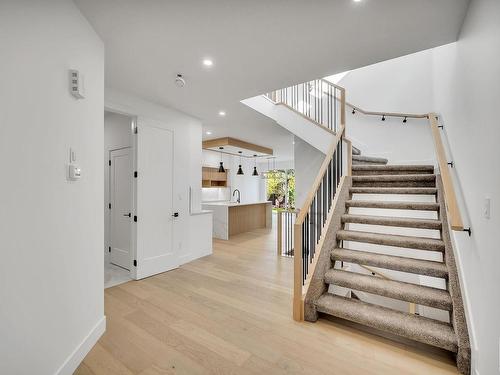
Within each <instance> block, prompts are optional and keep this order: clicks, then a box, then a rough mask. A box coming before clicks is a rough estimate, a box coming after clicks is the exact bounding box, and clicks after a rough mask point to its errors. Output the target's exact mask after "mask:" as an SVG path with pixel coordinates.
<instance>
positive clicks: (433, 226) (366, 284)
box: [305, 157, 470, 374]
mask: <svg viewBox="0 0 500 375" xmlns="http://www.w3.org/2000/svg"><path fill="white" fill-rule="evenodd" d="M353 160H354V157H353ZM381 162H382V161H380V163H381ZM351 181H352V185H351V186H350V187H349V188H348V193H347V196H346V199H345V203H344V207H343V212H342V213H341V215H340V223H339V224H340V225H339V227H338V229H337V230H335V233H334V236H333V237H331V243H328V245H327V248H328V246H329V247H330V250H329V257H330V260H331V262H330V267H325V268H323V271H322V273H323V282H324V283H325V284H327V285H330V286H340V287H343V288H347V289H350V290H352V291H354V293H353V294H354V295H355V296H356V298H348V297H345V296H341V295H335V294H332V293H331V292H330V290H331V289H332V288H331V287H330V288H328V289H327V290H324V292H323V293H322V294H321V295H319V296H317V295H316V297H318V298H315V296H314V291H313V293H311V294H310V295H309V296H307V297H306V311H305V319H306V320H310V321H315V320H316V319H318V313H323V314H326V315H329V316H333V317H337V318H342V319H346V320H349V321H353V322H356V323H359V324H362V325H365V326H369V327H372V328H375V329H378V330H381V331H386V332H389V333H391V334H395V335H399V336H403V337H406V338H408V339H412V340H415V341H418V342H422V343H425V344H429V345H432V346H436V347H439V348H442V349H445V350H448V351H451V352H453V353H457V363H458V367H459V370H460V371H461V372H462V373H464V374H467V373H468V371H469V370H468V369H469V367H470V348H469V341H468V336H467V327H466V324H465V319H464V316H463V314H464V312H463V306H462V299H461V297H460V289H459V286H458V277H457V274H456V267H455V261H454V257H453V250H452V248H451V243H450V240H449V233H448V225H447V222H446V214H445V212H446V211H445V206H444V202H443V200H442V195H443V192H442V185H441V183H440V176H439V175H436V174H435V173H434V167H433V166H428V165H411V166H405V165H377V164H375V163H371V162H369V164H355V165H353V166H352V177H351ZM373 194H376V196H375V197H376V199H373V198H371V199H370V198H366V196H368V197H373ZM394 194H401V195H409V194H416V195H419V196H421V195H428V196H431V197H433V198H434V199H432V200H434V202H433V203H428V202H412V201H407V200H405V201H394V200H390V201H388V200H387V199H385V197H387V196H394ZM354 197H355V198H356V199H354ZM353 209H358V210H363V211H364V212H367V211H370V209H372V210H373V211H375V213H374V214H370V215H367V214H359V213H353V212H352V211H353ZM388 210H390V211H389V212H394V211H393V210H405V211H406V212H409V214H407V215H405V217H401V216H400V215H397V216H390V215H387V214H385V215H384V214H380V211H388ZM417 211H428V212H434V213H435V216H436V219H428V218H420V217H417V216H415V215H412V214H411V213H412V212H417ZM352 224H363V227H364V228H366V227H368V228H377V227H378V228H380V227H381V226H383V227H392V228H410V229H418V230H430V231H439V238H430V237H426V236H409V235H400V234H389V233H380V230H378V231H377V230H375V229H366V231H365V230H352V229H350V228H349V226H351V225H352ZM389 231H390V230H385V231H383V232H389ZM327 238H328V236H327ZM346 243H348V244H349V245H346ZM363 244H364V245H365V246H366V244H370V245H371V247H370V251H363V250H357V248H359V247H362V246H363ZM373 245H376V246H373ZM386 246H389V247H390V248H389V249H390V250H392V249H394V250H395V252H398V253H401V252H405V251H411V254H416V253H419V252H421V253H429V252H430V253H433V254H434V255H435V254H438V257H439V258H440V259H441V260H440V261H436V260H428V259H426V257H425V256H423V257H421V258H420V257H419V258H417V257H416V256H415V255H413V256H399V255H398V256H397V255H388V254H387V248H385V247H386ZM381 249H382V250H384V249H385V251H381ZM406 249H411V250H406ZM389 252H392V251H389ZM427 258H428V257H427ZM345 264H354V265H359V266H362V267H366V266H369V267H376V271H375V272H374V273H373V274H375V275H373V274H369V275H367V274H364V273H359V272H353V271H346V270H344V269H343V266H344V265H345ZM378 270H390V271H399V272H403V273H407V274H408V273H409V274H414V275H419V276H430V277H434V278H440V279H444V280H445V281H446V283H445V285H446V286H447V287H446V289H440V288H437V287H430V286H425V285H420V284H419V283H412V282H407V281H398V280H395V279H388V278H382V277H379V276H377V275H376V272H378ZM381 272H382V271H381ZM316 276H317V277H318V276H319V275H316ZM417 280H418V279H417ZM358 292H364V293H369V294H370V295H372V296H381V297H387V298H390V299H393V300H398V301H403V302H405V303H412V304H415V305H418V306H428V307H432V308H435V309H439V310H444V311H446V312H448V314H449V321H448V322H445V321H441V320H437V319H432V318H429V317H424V316H420V315H417V314H415V313H409V312H406V311H399V310H396V309H393V308H387V307H384V306H381V305H379V304H376V303H368V302H365V301H363V297H362V294H361V293H358ZM375 299H376V298H375Z"/></svg>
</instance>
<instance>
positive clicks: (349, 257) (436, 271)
mask: <svg viewBox="0 0 500 375" xmlns="http://www.w3.org/2000/svg"><path fill="white" fill-rule="evenodd" d="M330 256H331V259H332V260H333V261H343V262H346V263H354V264H360V265H366V266H372V267H377V268H382V269H389V270H394V271H400V272H407V273H413V274H417V275H425V276H432V277H437V278H448V269H447V267H446V265H445V264H444V263H442V262H437V261H432V260H425V259H416V258H410V257H401V256H395V255H387V254H380V253H374V252H368V251H361V250H351V249H346V248H334V249H333V250H332V251H331V254H330ZM371 256H373V257H374V258H373V259H370V257H371ZM398 263H399V264H398ZM412 263H413V266H412ZM435 267H437V268H435Z"/></svg>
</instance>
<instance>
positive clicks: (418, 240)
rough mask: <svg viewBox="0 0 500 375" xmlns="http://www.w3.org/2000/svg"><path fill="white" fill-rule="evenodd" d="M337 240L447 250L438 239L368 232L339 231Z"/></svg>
mask: <svg viewBox="0 0 500 375" xmlns="http://www.w3.org/2000/svg"><path fill="white" fill-rule="evenodd" d="M349 237H350V238H349ZM356 237H357V238H356ZM353 238H354V239H353ZM337 240H343V241H352V242H362V243H371V244H376V245H385V246H394V247H402V248H407V249H418V250H427V251H440V252H444V250H445V244H444V241H443V240H440V239H436V238H426V237H416V236H402V235H398V234H383V233H374V232H366V231H354V230H339V231H337Z"/></svg>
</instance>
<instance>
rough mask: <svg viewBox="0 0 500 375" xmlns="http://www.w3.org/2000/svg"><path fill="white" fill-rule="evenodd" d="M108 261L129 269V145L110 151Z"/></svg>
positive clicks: (130, 183) (130, 180) (130, 189)
mask: <svg viewBox="0 0 500 375" xmlns="http://www.w3.org/2000/svg"><path fill="white" fill-rule="evenodd" d="M110 160H111V167H110V176H109V187H110V198H111V223H110V229H111V230H110V242H111V254H110V262H111V263H113V264H116V265H117V266H120V267H123V268H126V269H127V270H130V265H131V256H130V249H131V246H130V244H131V233H130V225H131V212H132V209H131V208H132V207H131V206H132V155H131V150H130V147H127V148H123V149H120V150H114V151H111V152H110Z"/></svg>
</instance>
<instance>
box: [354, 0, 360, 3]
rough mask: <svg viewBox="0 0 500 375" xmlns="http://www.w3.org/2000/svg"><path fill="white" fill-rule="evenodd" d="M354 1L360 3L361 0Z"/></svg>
mask: <svg viewBox="0 0 500 375" xmlns="http://www.w3.org/2000/svg"><path fill="white" fill-rule="evenodd" d="M352 1H354V2H355V3H360V2H361V0H352Z"/></svg>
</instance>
